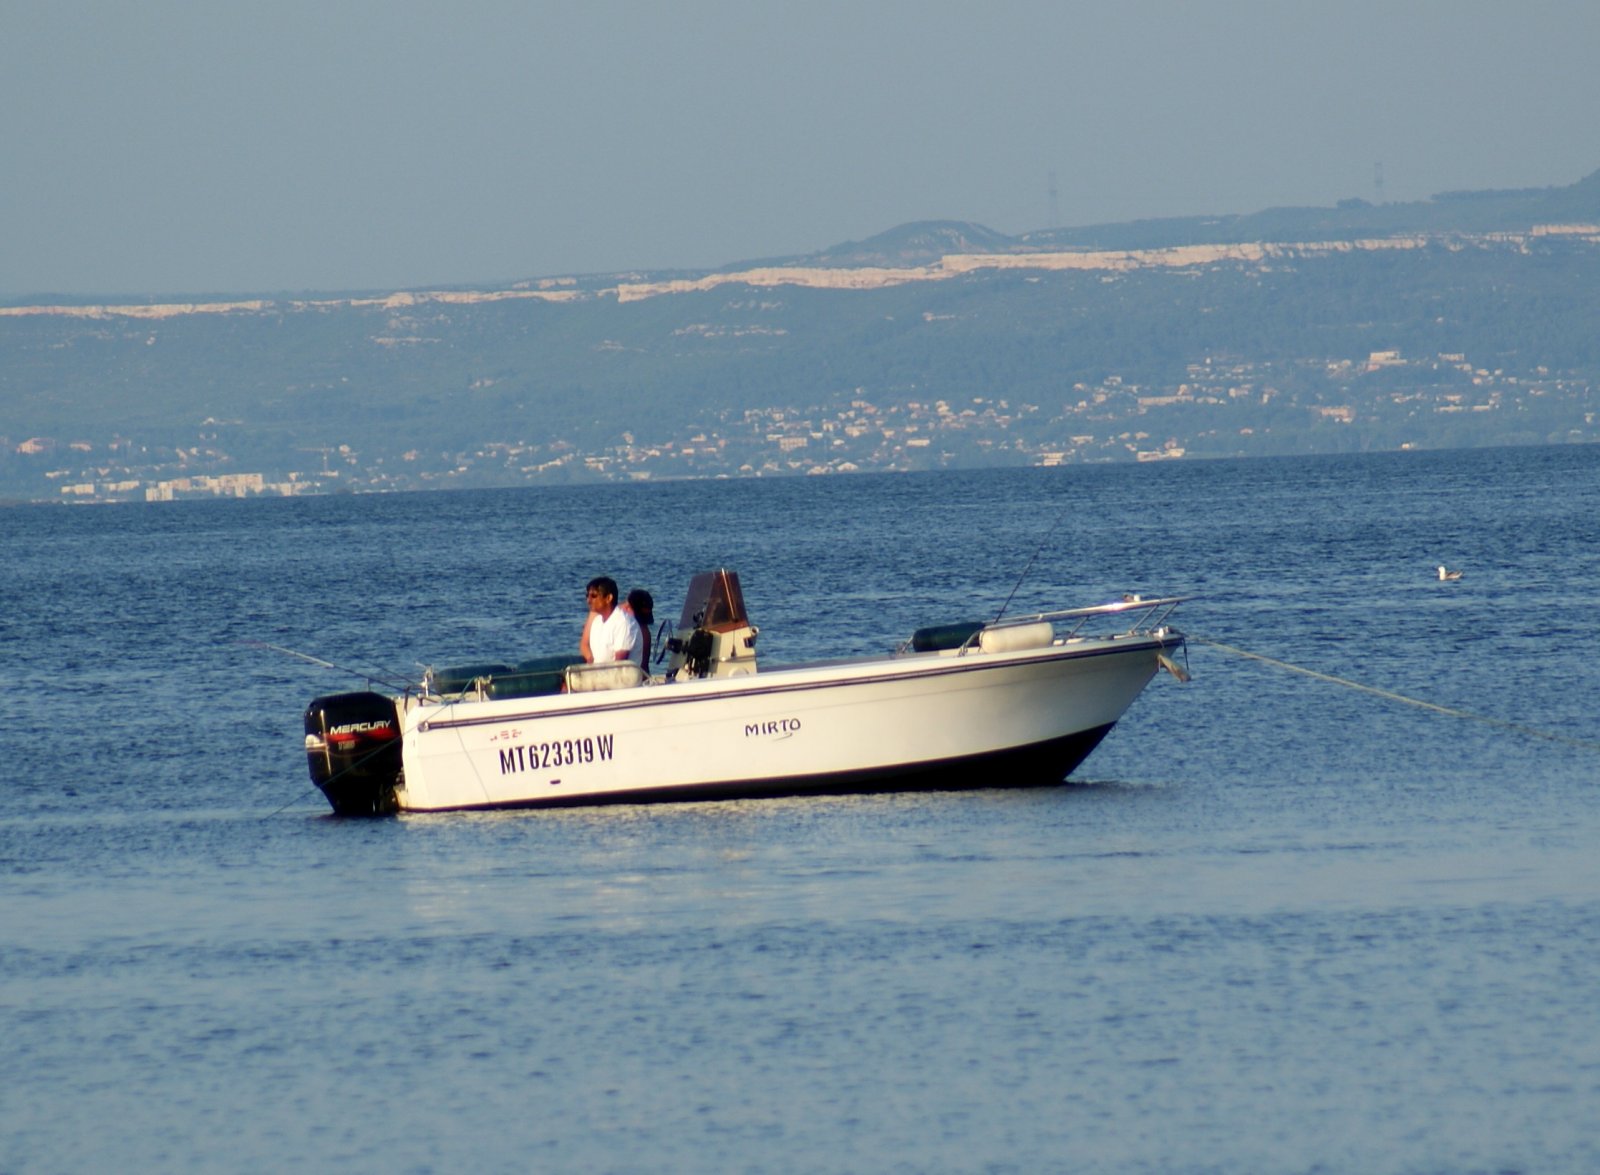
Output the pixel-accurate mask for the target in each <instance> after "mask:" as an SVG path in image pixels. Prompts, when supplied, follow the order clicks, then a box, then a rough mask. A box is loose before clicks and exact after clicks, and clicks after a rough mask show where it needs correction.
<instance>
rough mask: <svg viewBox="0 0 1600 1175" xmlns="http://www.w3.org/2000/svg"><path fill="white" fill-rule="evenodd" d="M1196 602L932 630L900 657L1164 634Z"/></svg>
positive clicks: (1131, 605) (1072, 611) (1125, 602)
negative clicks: (1177, 610) (1181, 607)
mask: <svg viewBox="0 0 1600 1175" xmlns="http://www.w3.org/2000/svg"><path fill="white" fill-rule="evenodd" d="M1192 598H1193V597H1192V596H1151V597H1145V596H1140V595H1134V594H1131V593H1130V594H1129V595H1126V596H1124V597H1123V598H1122V599H1120V600H1113V601H1112V602H1110V603H1108V604H1094V605H1091V606H1089V607H1086V608H1063V609H1059V610H1057V611H1054V612H1034V613H1030V614H1027V615H1017V616H1007V617H1004V618H1001V619H996V620H991V621H988V622H987V623H985V622H982V621H971V622H967V623H962V624H941V625H934V626H933V627H931V628H924V629H918V630H917V632H916V633H914V634H913V635H912V637H911V639H909V640H907V641H905V642H904V643H903V644H902V645H901V646H900V648H899V652H900V653H901V654H904V653H907V652H943V653H945V654H946V655H955V656H958V657H959V656H965V655H966V654H967V653H969V652H972V651H974V650H976V649H983V650H985V651H988V652H1001V651H1007V650H1014V649H1022V648H1032V647H1037V646H1039V645H1048V644H1065V643H1066V642H1068V641H1072V640H1087V639H1089V638H1091V637H1099V638H1114V637H1128V636H1140V635H1148V634H1151V633H1159V632H1164V631H1165V626H1166V623H1167V619H1168V618H1169V617H1170V616H1171V615H1172V612H1173V610H1174V609H1175V608H1177V606H1178V605H1179V604H1181V603H1183V602H1184V601H1185V600H1189V599H1192ZM1102 622H1109V623H1102Z"/></svg>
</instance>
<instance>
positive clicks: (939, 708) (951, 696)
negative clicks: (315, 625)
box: [330, 634, 1182, 811]
mask: <svg viewBox="0 0 1600 1175" xmlns="http://www.w3.org/2000/svg"><path fill="white" fill-rule="evenodd" d="M1181 644H1182V638H1181V637H1180V636H1178V635H1177V634H1161V635H1149V636H1126V637H1118V638H1107V639H1103V640H1089V641H1082V642H1076V643H1072V642H1069V643H1067V644H1066V645H1056V646H1054V647H1049V648H1045V649H1033V650H1022V651H1013V652H1004V653H986V652H978V651H972V652H969V653H966V654H963V655H959V656H951V655H948V654H945V655H940V654H938V653H928V654H918V655H911V656H904V657H894V658H881V659H876V660H871V661H861V662H840V663H834V664H830V665H816V666H805V667H798V668H795V669H787V670H785V669H779V670H763V671H762V672H761V673H760V674H757V675H752V676H749V677H740V678H731V679H708V680H693V681H684V682H676V683H669V684H657V685H649V686H642V687H638V688H635V689H629V690H617V691H611V692H607V693H601V694H586V695H574V694H566V695H560V696H556V697H547V698H537V699H506V700H503V701H487V702H440V701H437V700H428V699H417V698H410V699H406V700H404V701H403V702H401V703H400V708H401V713H400V722H401V728H402V740H401V741H402V759H403V770H402V773H401V778H400V779H399V781H398V783H397V785H396V786H395V788H394V792H393V797H394V804H393V806H394V807H395V808H398V809H399V810H401V811H447V810H461V809H485V808H523V807H557V806H570V805H574V804H598V803H620V802H628V803H640V802H660V801H679V800H691V799H713V798H717V799H721V798H732V797H751V796H771V795H793V794H801V793H817V792H850V791H877V790H897V789H910V788H951V787H989V786H1023V785H1030V784H1050V783H1058V782H1060V781H1061V780H1062V779H1063V778H1064V777H1065V776H1066V775H1067V773H1068V772H1070V771H1071V770H1073V769H1074V768H1075V767H1077V766H1078V764H1079V763H1081V762H1082V761H1083V759H1084V758H1085V757H1086V756H1087V755H1088V754H1089V753H1090V752H1091V751H1093V750H1094V748H1095V747H1096V746H1097V745H1098V744H1099V742H1100V740H1101V739H1102V738H1104V737H1105V735H1106V734H1107V733H1108V732H1109V731H1110V730H1111V728H1112V727H1113V726H1114V725H1115V723H1116V722H1117V721H1118V719H1120V718H1121V716H1122V714H1123V712H1124V711H1125V710H1126V709H1127V707H1128V706H1129V705H1130V704H1131V703H1132V702H1133V700H1134V699H1135V698H1136V697H1137V696H1138V695H1139V693H1140V692H1141V691H1142V690H1143V689H1144V687H1145V685H1146V684H1148V682H1149V681H1150V679H1151V677H1152V676H1154V674H1155V673H1156V671H1157V669H1158V667H1159V664H1160V662H1159V660H1158V657H1159V655H1161V654H1164V653H1167V652H1170V651H1172V650H1174V649H1176V648H1178V647H1181ZM330 798H331V797H330Z"/></svg>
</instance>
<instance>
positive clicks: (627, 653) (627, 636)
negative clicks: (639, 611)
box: [578, 575, 644, 664]
mask: <svg viewBox="0 0 1600 1175" xmlns="http://www.w3.org/2000/svg"><path fill="white" fill-rule="evenodd" d="M585 594H586V596H587V598H588V601H589V619H588V622H587V623H586V625H585V627H584V630H583V639H582V640H580V641H579V642H578V648H579V650H580V651H581V652H582V653H583V659H584V660H585V661H590V662H593V663H595V664H600V663H602V662H606V661H633V662H634V663H636V664H637V663H638V660H639V655H640V653H641V652H642V649H643V644H644V638H643V636H642V635H641V634H640V632H639V625H638V622H637V621H635V620H634V618H633V614H632V613H631V612H629V611H628V610H627V609H626V608H619V607H617V581H616V580H614V579H612V578H611V577H610V576H608V575H602V576H598V577H596V578H594V579H591V580H590V581H589V586H588V588H587V589H586V591H585Z"/></svg>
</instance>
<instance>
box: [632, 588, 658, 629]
mask: <svg viewBox="0 0 1600 1175" xmlns="http://www.w3.org/2000/svg"><path fill="white" fill-rule="evenodd" d="M628 607H630V608H632V609H633V614H634V615H635V616H637V617H638V618H639V619H640V620H643V621H644V622H645V623H646V624H648V623H650V622H651V621H652V620H654V619H655V618H656V602H655V601H654V600H653V599H651V598H650V593H649V592H647V591H645V590H644V589H643V588H634V589H633V590H632V591H631V592H629V593H628Z"/></svg>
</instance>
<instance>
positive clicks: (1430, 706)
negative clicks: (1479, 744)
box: [1184, 633, 1600, 751]
mask: <svg viewBox="0 0 1600 1175" xmlns="http://www.w3.org/2000/svg"><path fill="white" fill-rule="evenodd" d="M1184 636H1185V637H1186V638H1187V639H1188V640H1191V641H1198V642H1199V643H1200V644H1202V645H1210V646H1211V647H1212V648H1214V649H1221V650H1222V651H1223V652H1224V653H1232V654H1233V655H1234V656H1236V657H1244V658H1246V659H1248V660H1251V661H1260V662H1261V663H1262V664H1263V665H1271V666H1272V667H1273V668H1274V669H1283V670H1287V671H1288V672H1290V673H1301V674H1304V675H1305V676H1306V677H1314V678H1316V679H1317V680H1318V681H1327V682H1332V683H1333V684H1334V685H1342V686H1346V687H1347V688H1349V689H1353V690H1360V691H1361V692H1362V693H1368V694H1375V695H1376V696H1378V697H1380V698H1387V699H1388V700H1389V701H1391V702H1403V703H1404V704H1405V705H1407V706H1417V707H1419V708H1420V709H1423V710H1432V711H1433V712H1434V713H1436V714H1447V715H1449V716H1450V717H1451V718H1465V719H1467V720H1468V721H1469V722H1482V723H1485V724H1487V725H1489V726H1498V727H1500V728H1501V729H1503V730H1514V731H1516V732H1517V733H1518V734H1525V735H1529V736H1530V737H1532V738H1542V739H1548V740H1549V741H1551V742H1557V743H1566V744H1567V745H1568V746H1571V747H1582V748H1583V749H1584V750H1586V751H1600V743H1595V742H1588V741H1586V740H1584V739H1581V738H1571V737H1569V736H1567V735H1564V734H1556V733H1555V732H1554V731H1549V730H1540V729H1539V728H1538V727H1536V726H1525V725H1523V724H1522V723H1520V722H1508V721H1506V720H1505V719H1504V718H1491V717H1489V716H1488V715H1485V714H1474V713H1472V712H1471V711H1468V710H1457V709H1454V708H1453V707H1450V706H1441V705H1439V704H1438V703H1437V702H1425V701H1423V700H1422V699H1421V698H1413V697H1409V696H1407V695H1406V694H1397V693H1395V692H1394V691H1393V690H1386V689H1379V688H1378V687H1377V686H1372V685H1363V684H1362V683H1361V682H1359V681H1351V680H1350V679H1349V678H1347V677H1335V676H1334V675H1333V674H1331V673H1321V672H1319V671H1317V670H1315V669H1307V668H1306V667H1305V666H1303V665H1293V664H1290V663H1289V662H1288V661H1279V660H1278V659H1277V658H1276V657H1266V656H1263V655H1262V654H1260V653H1252V652H1250V651H1249V650H1248V649H1240V648H1237V647H1235V646H1233V645H1225V644H1223V643H1222V642H1221V641H1214V640H1211V639H1210V638H1209V637H1203V636H1195V635H1194V634H1193V633H1185V634H1184Z"/></svg>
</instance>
